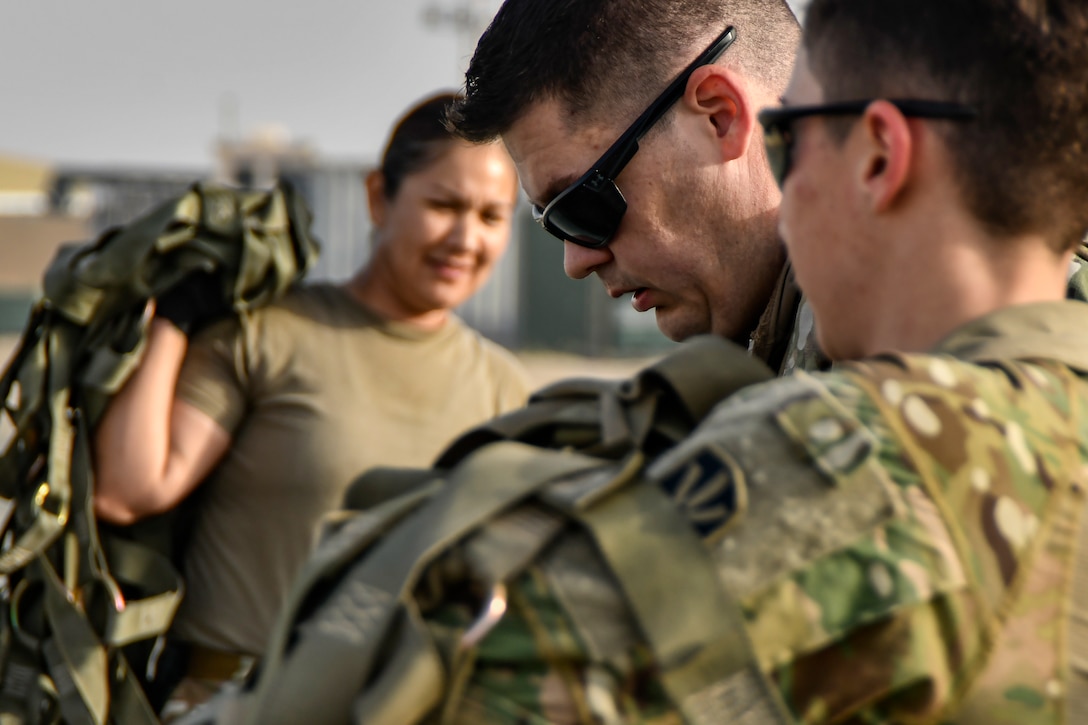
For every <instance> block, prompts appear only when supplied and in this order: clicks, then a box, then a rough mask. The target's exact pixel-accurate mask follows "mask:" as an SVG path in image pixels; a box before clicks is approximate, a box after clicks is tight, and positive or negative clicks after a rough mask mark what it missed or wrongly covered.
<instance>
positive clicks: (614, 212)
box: [543, 182, 627, 248]
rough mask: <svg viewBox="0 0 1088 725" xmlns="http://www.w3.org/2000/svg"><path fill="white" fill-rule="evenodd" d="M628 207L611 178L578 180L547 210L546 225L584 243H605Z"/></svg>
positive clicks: (584, 245)
mask: <svg viewBox="0 0 1088 725" xmlns="http://www.w3.org/2000/svg"><path fill="white" fill-rule="evenodd" d="M626 211H627V202H626V201H625V200H624V198H623V194H621V193H620V190H619V189H617V188H616V185H615V184H613V183H611V182H606V183H604V184H595V185H593V186H590V184H588V183H583V184H579V185H578V186H575V187H572V188H571V189H569V190H567V191H566V192H565V193H564V194H563V195H562V196H561V197H559V198H557V199H556V200H555V201H554V202H552V204H551V205H549V207H548V209H547V210H545V213H544V217H543V221H544V228H545V229H547V230H548V231H549V232H551V233H552V234H554V235H555V236H557V237H559V238H560V239H564V240H568V241H571V242H574V243H575V244H580V245H582V246H583V247H592V248H597V247H603V246H604V245H606V244H608V240H610V239H611V238H612V235H613V234H615V233H616V228H617V227H619V225H620V220H621V219H622V218H623V215H624V213H625V212H626Z"/></svg>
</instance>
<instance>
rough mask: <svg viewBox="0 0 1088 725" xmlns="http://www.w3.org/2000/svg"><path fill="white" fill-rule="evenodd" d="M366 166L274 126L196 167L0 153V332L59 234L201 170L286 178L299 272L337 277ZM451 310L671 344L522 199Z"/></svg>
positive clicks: (91, 224) (635, 346)
mask: <svg viewBox="0 0 1088 725" xmlns="http://www.w3.org/2000/svg"><path fill="white" fill-rule="evenodd" d="M370 168H371V164H369V163H360V162H349V161H336V160H329V159H325V158H323V157H322V156H321V155H320V154H319V153H318V152H317V150H316V149H314V148H312V147H311V146H310V145H309V144H306V143H304V142H299V141H296V140H293V139H292V138H291V137H290V134H289V133H287V132H286V131H285V130H283V129H278V128H263V129H259V130H258V131H257V132H256V133H254V134H253V135H251V136H249V137H245V138H239V139H220V140H219V141H218V143H217V145H216V158H215V162H214V165H213V166H211V167H210V168H206V169H200V168H144V169H138V168H108V167H101V168H96V167H92V166H79V167H65V166H63V165H60V166H57V167H52V166H50V165H48V164H44V163H36V162H33V161H27V160H24V159H18V158H13V157H3V156H0V260H3V264H0V333H16V332H19V331H20V330H21V329H22V326H23V324H24V322H25V320H26V316H27V313H28V312H29V310H30V306H31V305H32V303H33V301H34V299H35V298H36V297H37V295H38V294H39V293H40V280H41V276H42V272H43V271H44V269H45V267H46V266H47V264H48V262H49V261H50V260H51V259H52V257H53V255H54V254H55V253H56V250H57V248H58V246H60V245H61V244H63V243H65V242H79V241H89V240H92V239H94V238H95V237H97V236H98V235H99V234H101V233H102V232H103V231H105V230H107V229H109V228H111V227H114V226H117V225H120V224H125V223H127V222H128V221H131V220H133V219H135V218H136V217H138V216H140V215H141V214H144V213H146V212H147V211H149V210H151V209H152V208H154V207H155V206H156V205H158V204H160V203H163V202H164V201H167V200H169V199H171V198H173V197H176V196H178V195H180V194H182V193H184V191H185V190H186V189H187V188H188V187H189V186H191V185H192V184H193V183H196V182H197V181H202V180H211V181H216V182H218V183H225V184H232V185H239V186H258V187H267V186H271V185H272V184H274V183H275V182H276V180H277V179H280V178H283V179H286V180H288V181H290V182H291V183H292V184H293V185H294V186H295V187H296V188H297V189H298V190H299V191H300V192H301V193H302V195H303V196H304V197H305V199H306V200H307V203H308V204H309V205H310V208H311V210H312V211H313V212H314V234H315V236H317V238H318V239H319V240H320V242H321V250H322V251H321V256H320V258H319V260H318V262H317V265H316V266H315V267H314V268H313V269H312V270H311V272H310V275H309V278H310V279H313V280H330V281H340V280H344V279H347V278H348V277H349V276H350V275H351V274H352V273H353V272H354V271H355V270H357V269H358V268H359V267H360V266H361V265H362V264H364V263H365V262H366V260H367V257H368V255H369V250H370V245H369V238H370V224H369V217H368V213H367V208H366V198H365V195H364V190H363V182H362V180H363V178H364V177H365V175H366V173H367V172H368V171H369V169H370ZM458 313H459V314H460V315H461V317H463V318H464V319H465V321H466V322H467V323H468V324H470V325H472V326H473V327H475V328H476V329H478V330H480V331H481V332H482V333H483V334H485V335H487V336H488V337H490V338H492V339H495V340H497V341H498V342H500V343H502V344H504V345H507V346H510V347H514V348H518V349H530V350H531V349H547V350H558V351H563V352H570V353H577V354H581V355H592V356H604V355H610V356H611V355H645V354H652V353H656V352H660V351H663V350H665V349H667V348H668V347H670V346H671V345H672V343H670V342H669V341H668V340H666V339H665V338H664V337H663V336H662V335H661V334H660V333H659V332H658V331H657V327H656V324H655V322H654V318H653V316H652V315H639V314H637V313H635V312H634V310H633V309H631V307H630V305H628V304H627V303H626V301H620V300H613V299H611V298H610V297H608V295H607V294H606V293H605V292H604V289H603V288H602V286H601V285H600V284H598V283H597V282H596V281H595V280H584V281H573V280H570V279H568V278H567V277H566V276H565V275H564V273H563V245H562V244H560V243H559V242H558V241H557V240H555V239H554V238H552V237H551V236H550V235H548V234H547V233H545V232H544V231H543V230H542V229H541V228H540V227H539V226H538V225H537V224H536V223H535V222H533V221H532V218H531V215H530V214H529V212H528V209H527V208H526V206H525V205H521V206H520V207H519V209H518V212H517V218H516V220H515V225H514V238H513V240H512V242H511V245H510V248H509V251H508V252H507V254H506V255H505V256H504V258H503V259H502V261H501V262H500V264H499V265H498V267H497V268H496V270H495V273H494V274H493V276H492V278H491V280H489V282H488V283H487V285H486V286H485V287H484V289H483V290H481V292H480V293H478V294H477V295H476V296H475V297H473V299H472V300H470V301H469V302H468V303H467V304H466V305H464V306H463V307H462V308H461V309H460V310H458Z"/></svg>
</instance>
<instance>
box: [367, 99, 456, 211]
mask: <svg viewBox="0 0 1088 725" xmlns="http://www.w3.org/2000/svg"><path fill="white" fill-rule="evenodd" d="M460 98H461V96H460V95H459V94H457V93H454V92H452V91H444V92H441V93H438V94H435V95H433V96H430V97H428V98H425V99H423V100H422V101H419V102H418V103H416V104H415V105H414V106H412V107H411V108H409V109H408V110H407V111H406V112H405V113H404V115H403V116H401V117H400V119H399V120H398V121H397V122H396V124H395V125H394V126H393V130H392V132H391V133H390V134H389V140H388V141H386V143H385V150H384V151H383V152H382V163H381V167H380V169H379V170H380V171H381V174H382V179H383V188H384V190H385V195H386V196H387V197H388V198H390V199H392V198H393V197H395V196H396V195H397V192H398V191H399V190H400V185H401V183H402V182H403V181H404V179H405V177H408V176H411V175H412V174H414V173H416V172H418V171H421V170H423V169H425V168H427V167H428V166H430V165H431V164H432V163H434V162H435V161H437V160H438V158H439V157H440V156H442V154H443V153H444V152H445V151H446V150H447V148H448V147H449V146H450V144H452V143H457V142H459V141H460V139H459V138H458V137H457V136H456V135H454V134H453V133H452V132H451V131H450V130H449V129H448V128H446V125H445V117H446V108H447V107H448V106H449V105H450V104H451V103H453V102H454V101H457V100H458V99H460Z"/></svg>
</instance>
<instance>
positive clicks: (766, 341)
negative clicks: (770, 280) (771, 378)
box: [748, 260, 830, 375]
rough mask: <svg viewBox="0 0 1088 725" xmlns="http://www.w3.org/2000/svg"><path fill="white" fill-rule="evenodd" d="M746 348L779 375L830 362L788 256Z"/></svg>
mask: <svg viewBox="0 0 1088 725" xmlns="http://www.w3.org/2000/svg"><path fill="white" fill-rule="evenodd" d="M748 350H749V352H750V353H751V354H752V355H754V356H755V357H757V358H759V359H760V360H763V361H764V362H765V363H767V365H768V366H770V368H771V369H772V370H774V371H775V372H776V373H778V374H779V375H788V374H789V373H792V372H793V371H794V370H807V371H809V372H812V371H814V370H826V369H827V367H828V366H829V365H830V361H829V360H828V359H827V358H826V357H825V356H824V354H823V353H822V352H821V351H820V348H819V346H818V345H817V344H816V325H815V317H814V316H813V314H812V308H811V307H810V306H809V304H808V302H807V301H806V300H805V298H804V296H803V295H802V294H801V290H800V288H799V287H798V286H797V280H796V279H795V278H794V274H793V265H791V264H790V262H789V260H786V264H785V265H784V266H783V267H782V273H781V274H780V275H779V277H778V282H777V283H776V284H775V288H774V291H773V292H772V293H771V298H770V300H769V301H768V302H767V307H766V308H764V310H763V314H762V315H761V316H760V318H759V323H758V324H757V325H756V329H755V330H753V331H752V336H751V339H749V341H748Z"/></svg>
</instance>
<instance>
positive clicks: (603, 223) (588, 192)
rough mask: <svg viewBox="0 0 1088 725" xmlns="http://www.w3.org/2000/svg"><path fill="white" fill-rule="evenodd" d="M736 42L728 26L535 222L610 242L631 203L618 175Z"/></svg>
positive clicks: (579, 238)
mask: <svg viewBox="0 0 1088 725" xmlns="http://www.w3.org/2000/svg"><path fill="white" fill-rule="evenodd" d="M736 39H737V32H736V30H734V29H733V26H729V27H728V28H726V29H725V32H724V33H722V34H721V35H719V36H718V37H717V39H716V40H715V41H714V42H713V43H711V44H710V47H709V48H707V49H706V50H704V51H703V52H702V54H701V55H700V56H699V57H698V58H696V59H695V60H694V61H692V63H691V65H689V66H688V67H687V68H685V69H684V70H683V71H682V72H681V73H680V75H678V76H676V78H675V79H674V80H673V81H672V83H670V84H669V87H668V88H666V89H665V90H664V91H663V92H662V93H661V95H660V96H658V97H657V99H656V100H655V101H654V102H653V103H651V104H650V105H649V107H648V108H647V109H646V110H645V111H643V112H642V115H641V116H639V117H638V118H637V119H636V120H635V122H634V123H632V124H631V126H630V127H629V128H628V129H627V130H626V131H624V132H623V135H622V136H620V137H619V139H617V140H616V143H614V144H612V145H611V146H610V147H609V149H608V150H607V151H605V152H604V154H603V155H602V156H601V158H599V159H597V162H596V163H595V164H593V166H592V167H591V168H590V170H589V171H587V172H586V173H585V174H583V175H582V177H581V178H580V179H578V180H577V181H575V182H574V183H573V184H571V185H570V186H568V187H567V188H566V189H564V190H563V191H562V192H560V194H559V195H558V196H556V197H555V198H554V199H552V200H551V202H550V203H549V204H548V205H547V206H546V207H544V208H543V209H541V208H540V207H539V206H537V205H536V204H534V205H533V218H534V219H535V220H536V221H537V222H539V223H540V225H541V226H543V227H544V228H545V229H547V230H548V232H550V233H551V234H553V235H555V236H556V237H559V238H560V239H563V240H569V241H571V242H574V243H575V244H580V245H582V246H583V247H590V248H591V249H597V248H600V247H603V246H605V245H606V244H608V242H609V240H610V239H612V235H613V234H615V233H616V229H617V228H619V225H620V220H621V219H623V215H624V213H625V212H626V211H627V200H626V199H624V198H623V194H622V193H621V192H620V190H619V187H617V186H616V177H617V176H619V174H620V172H621V171H623V169H624V167H625V166H627V164H628V163H629V162H630V161H631V159H632V158H633V157H634V155H635V152H637V151H638V142H639V139H641V138H642V137H643V136H645V135H646V132H647V131H649V130H650V129H651V128H652V127H653V125H654V124H655V123H657V122H658V121H659V120H661V117H662V116H664V115H665V111H667V110H669V108H670V107H672V105H673V104H674V103H676V102H677V101H678V100H680V98H681V97H683V95H684V90H685V88H686V87H687V83H688V78H690V77H691V74H692V73H694V72H695V70H696V69H697V68H699V67H700V66H704V65H708V64H710V63H713V62H714V61H715V60H717V59H718V58H719V57H720V56H721V54H722V53H724V52H725V49H726V48H728V47H729V46H730V45H732V44H733V41H734V40H736Z"/></svg>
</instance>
